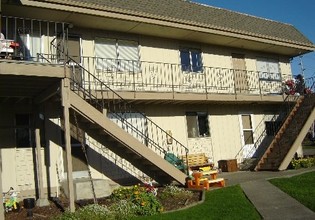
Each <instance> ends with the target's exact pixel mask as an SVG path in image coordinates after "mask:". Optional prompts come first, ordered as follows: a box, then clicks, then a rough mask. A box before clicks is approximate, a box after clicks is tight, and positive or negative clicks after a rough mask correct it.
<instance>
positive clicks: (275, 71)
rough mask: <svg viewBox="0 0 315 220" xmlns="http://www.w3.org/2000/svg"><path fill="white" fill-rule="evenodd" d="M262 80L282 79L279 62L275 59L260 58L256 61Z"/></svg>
mask: <svg viewBox="0 0 315 220" xmlns="http://www.w3.org/2000/svg"><path fill="white" fill-rule="evenodd" d="M256 66H257V71H258V72H259V79H260V80H269V81H279V80H281V74H280V68H279V62H278V61H277V60H274V59H267V58H258V59H257V62H256Z"/></svg>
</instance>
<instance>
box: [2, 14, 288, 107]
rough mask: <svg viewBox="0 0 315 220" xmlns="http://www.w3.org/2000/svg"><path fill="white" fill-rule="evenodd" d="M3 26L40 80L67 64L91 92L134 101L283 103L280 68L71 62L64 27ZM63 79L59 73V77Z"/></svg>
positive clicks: (22, 21) (37, 23)
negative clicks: (35, 70)
mask: <svg viewBox="0 0 315 220" xmlns="http://www.w3.org/2000/svg"><path fill="white" fill-rule="evenodd" d="M2 26H3V27H4V29H5V30H6V32H5V33H4V34H5V37H6V38H7V39H13V40H15V41H17V42H19V44H20V47H19V49H18V50H16V51H15V52H14V54H12V56H13V57H16V58H17V59H19V61H18V62H19V64H20V67H21V63H23V62H25V64H27V65H29V64H33V65H36V64H37V66H36V67H37V68H42V70H39V72H40V73H41V74H42V75H41V77H43V76H49V75H50V76H55V75H54V73H53V72H52V73H51V72H50V71H48V67H49V66H50V65H54V66H62V65H67V66H68V67H70V69H72V70H73V71H72V73H73V74H72V76H73V77H74V78H75V80H76V81H77V82H80V84H81V85H83V86H84V87H85V88H93V90H94V91H95V92H100V91H103V90H110V89H111V90H114V91H116V92H118V93H119V95H120V96H122V97H123V98H125V99H128V100H132V101H136V102H160V103H161V102H163V103H168V102H173V103H188V102H191V103H204V102H205V101H208V102H220V103H228V102H233V103H257V102H258V103H267V102H269V103H270V102H273V103H275V102H276V103H277V102H281V101H282V100H283V85H282V81H283V80H284V76H283V74H282V73H280V70H279V69H276V71H273V72H270V71H268V72H265V71H256V70H245V69H229V68H222V67H212V66H205V65H202V62H192V65H187V64H184V63H183V62H182V64H176V63H162V62H149V61H142V60H140V59H138V60H125V59H111V58H107V57H92V56H91V57H88V56H80V57H74V56H71V58H72V59H73V60H72V61H71V62H69V56H68V49H69V46H70V43H69V42H68V41H67V39H68V35H67V33H68V29H67V28H68V24H66V23H62V22H51V21H41V20H34V19H26V18H17V17H8V16H3V18H2ZM62 51H65V52H62ZM38 64H40V65H38ZM195 64H201V65H195ZM11 66H12V67H13V65H11ZM13 68H14V67H13ZM23 69H24V68H23V67H21V68H20V69H19V72H18V73H17V72H16V71H15V75H23V74H24V73H23ZM277 70H279V71H277ZM54 71H55V70H54ZM45 74H46V75H45ZM66 75H67V74H65V73H64V72H63V69H62V68H60V69H59V75H58V77H60V76H66ZM287 75H288V73H286V75H285V76H286V77H287ZM100 82H103V83H104V84H105V85H106V86H105V87H104V86H101V85H100Z"/></svg>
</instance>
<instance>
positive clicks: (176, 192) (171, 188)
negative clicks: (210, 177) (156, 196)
mask: <svg viewBox="0 0 315 220" xmlns="http://www.w3.org/2000/svg"><path fill="white" fill-rule="evenodd" d="M192 196H193V193H192V192H191V191H189V190H186V189H184V188H180V187H178V186H175V185H166V186H165V189H164V190H163V191H162V192H161V193H160V197H161V198H162V199H166V198H175V197H176V198H182V199H190V198H192Z"/></svg>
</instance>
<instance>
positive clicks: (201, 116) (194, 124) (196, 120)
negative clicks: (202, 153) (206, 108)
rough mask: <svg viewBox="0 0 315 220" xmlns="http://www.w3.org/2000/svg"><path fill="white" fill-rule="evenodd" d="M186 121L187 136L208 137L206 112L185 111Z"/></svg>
mask: <svg viewBox="0 0 315 220" xmlns="http://www.w3.org/2000/svg"><path fill="white" fill-rule="evenodd" d="M186 121H187V132H188V137H189V138H196V137H209V135H210V132H209V123H208V114H207V113H206V112H187V113H186Z"/></svg>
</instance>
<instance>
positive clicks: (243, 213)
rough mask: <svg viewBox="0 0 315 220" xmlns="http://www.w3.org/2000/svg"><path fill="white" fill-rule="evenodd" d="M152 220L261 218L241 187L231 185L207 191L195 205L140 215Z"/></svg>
mask: <svg viewBox="0 0 315 220" xmlns="http://www.w3.org/2000/svg"><path fill="white" fill-rule="evenodd" d="M136 219H137V220H138V219H150V220H152V219H153V220H154V219H156V220H168V219H169V220H176V219H180V220H186V219H187V220H195V219H196V220H199V219H205V220H206V219H207V220H209V219H233V220H235V219H261V216H260V215H259V213H258V212H257V211H256V209H255V207H254V206H253V205H252V204H251V203H250V202H249V200H248V199H247V198H246V196H245V195H244V193H243V191H242V189H241V187H240V186H239V185H237V186H230V187H226V188H222V189H218V190H213V191H207V192H206V198H205V201H204V202H203V203H201V204H199V205H196V206H194V207H191V208H188V209H185V210H181V211H176V212H171V213H164V214H160V215H155V216H147V217H138V218H136Z"/></svg>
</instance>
